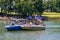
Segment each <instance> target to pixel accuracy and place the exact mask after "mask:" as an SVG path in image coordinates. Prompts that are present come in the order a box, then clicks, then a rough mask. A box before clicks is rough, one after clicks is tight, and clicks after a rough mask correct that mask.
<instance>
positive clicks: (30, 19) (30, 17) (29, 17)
mask: <svg viewBox="0 0 60 40" xmlns="http://www.w3.org/2000/svg"><path fill="white" fill-rule="evenodd" d="M28 19H29V24H32V19H33V17H32V16H31V15H30V16H28Z"/></svg>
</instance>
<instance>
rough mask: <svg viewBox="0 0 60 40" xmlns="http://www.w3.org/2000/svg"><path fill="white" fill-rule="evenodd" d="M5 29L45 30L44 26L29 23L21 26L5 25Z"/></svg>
mask: <svg viewBox="0 0 60 40" xmlns="http://www.w3.org/2000/svg"><path fill="white" fill-rule="evenodd" d="M5 29H7V30H8V31H17V30H45V27H41V26H40V25H38V26H35V25H30V26H26V25H21V26H14V27H13V26H9V27H5Z"/></svg>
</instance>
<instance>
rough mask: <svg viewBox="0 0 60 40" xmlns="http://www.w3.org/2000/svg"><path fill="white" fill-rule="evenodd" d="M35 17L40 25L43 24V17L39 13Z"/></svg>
mask: <svg viewBox="0 0 60 40" xmlns="http://www.w3.org/2000/svg"><path fill="white" fill-rule="evenodd" d="M35 19H36V20H37V21H38V22H39V23H40V25H41V26H45V24H44V22H43V20H42V19H43V17H42V16H41V15H40V16H39V15H36V16H35Z"/></svg>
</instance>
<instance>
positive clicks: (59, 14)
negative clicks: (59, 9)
mask: <svg viewBox="0 0 60 40" xmlns="http://www.w3.org/2000/svg"><path fill="white" fill-rule="evenodd" d="M42 16H47V17H49V18H50V17H51V18H54V17H60V13H56V12H43V14H42Z"/></svg>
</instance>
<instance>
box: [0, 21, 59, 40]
mask: <svg viewBox="0 0 60 40" xmlns="http://www.w3.org/2000/svg"><path fill="white" fill-rule="evenodd" d="M45 24H46V30H43V31H10V32H9V31H4V27H2V26H4V24H3V23H0V26H1V28H2V29H0V40H60V23H59V22H49V21H45Z"/></svg>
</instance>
